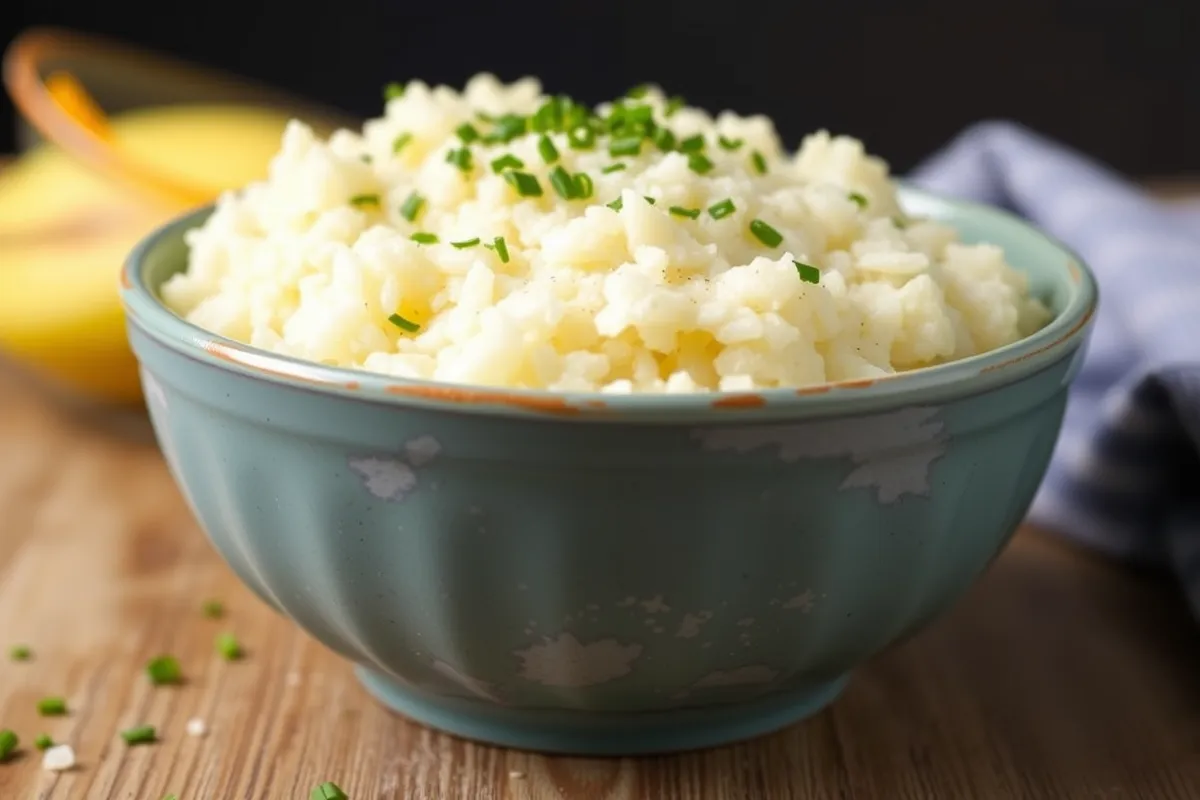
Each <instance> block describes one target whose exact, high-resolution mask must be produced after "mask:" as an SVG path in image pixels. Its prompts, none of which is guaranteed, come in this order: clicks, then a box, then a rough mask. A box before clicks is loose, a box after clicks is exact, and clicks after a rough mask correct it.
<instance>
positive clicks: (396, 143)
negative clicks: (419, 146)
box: [392, 133, 413, 153]
mask: <svg viewBox="0 0 1200 800" xmlns="http://www.w3.org/2000/svg"><path fill="white" fill-rule="evenodd" d="M412 140H413V135H412V134H411V133H402V134H400V135H399V136H397V137H396V138H395V139H393V140H392V152H393V153H399V152H400V151H401V150H403V149H404V148H405V147H407V146H408V143H409V142H411V141H412Z"/></svg>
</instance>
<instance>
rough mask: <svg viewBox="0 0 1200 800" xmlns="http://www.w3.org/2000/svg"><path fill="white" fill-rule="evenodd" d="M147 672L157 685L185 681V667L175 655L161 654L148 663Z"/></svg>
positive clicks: (151, 680) (152, 681)
mask: <svg viewBox="0 0 1200 800" xmlns="http://www.w3.org/2000/svg"><path fill="white" fill-rule="evenodd" d="M146 674H147V675H149V676H150V682H151V683H153V684H154V685H155V686H162V685H165V684H168V683H180V682H182V681H183V668H182V667H180V666H179V659H177V658H175V657H174V656H159V657H158V658H155V659H152V660H151V661H150V663H148V664H146Z"/></svg>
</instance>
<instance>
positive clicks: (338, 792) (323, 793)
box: [308, 781, 350, 800]
mask: <svg viewBox="0 0 1200 800" xmlns="http://www.w3.org/2000/svg"><path fill="white" fill-rule="evenodd" d="M308 800H350V796H349V795H347V794H346V793H345V792H343V791H342V787H340V786H338V785H337V784H336V783H334V782H333V781H325V782H324V783H322V784H321V785H320V786H317V787H316V788H314V789H313V790H312V792H311V793H310V794H309V795H308Z"/></svg>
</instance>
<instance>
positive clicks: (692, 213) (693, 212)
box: [667, 206, 700, 219]
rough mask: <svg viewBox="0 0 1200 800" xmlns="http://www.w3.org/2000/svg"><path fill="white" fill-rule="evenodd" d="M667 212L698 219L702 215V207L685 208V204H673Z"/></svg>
mask: <svg viewBox="0 0 1200 800" xmlns="http://www.w3.org/2000/svg"><path fill="white" fill-rule="evenodd" d="M667 212H668V213H670V214H674V215H675V216H677V217H687V218H688V219H696V218H697V217H699V216H700V209H698V208H684V207H683V206H671V207H670V208H668V209H667Z"/></svg>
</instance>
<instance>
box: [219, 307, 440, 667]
mask: <svg viewBox="0 0 1200 800" xmlns="http://www.w3.org/2000/svg"><path fill="white" fill-rule="evenodd" d="M388 322H390V323H392V324H393V325H395V326H396V327H397V328H399V329H400V330H402V331H408V332H409V333H416V332H417V331H419V330H421V326H420V325H418V324H417V323H415V322H413V321H412V320H411V319H405V318H404V317H402V316H400V315H399V314H392V315H391V316H390V317H388ZM220 641H221V640H219V639H218V640H217V647H218V649H219V648H220V646H221V644H220ZM234 644H236V642H234Z"/></svg>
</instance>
